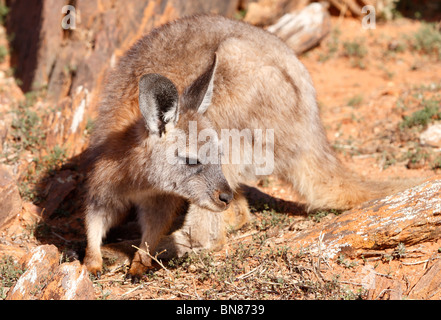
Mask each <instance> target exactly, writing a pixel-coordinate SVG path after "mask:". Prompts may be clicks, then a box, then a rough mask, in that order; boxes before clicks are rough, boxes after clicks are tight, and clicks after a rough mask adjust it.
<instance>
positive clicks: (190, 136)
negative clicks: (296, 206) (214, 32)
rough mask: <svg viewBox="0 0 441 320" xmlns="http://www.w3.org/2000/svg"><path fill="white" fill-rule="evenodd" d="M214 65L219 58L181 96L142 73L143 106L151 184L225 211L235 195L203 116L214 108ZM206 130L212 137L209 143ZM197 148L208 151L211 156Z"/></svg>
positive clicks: (169, 85)
mask: <svg viewBox="0 0 441 320" xmlns="http://www.w3.org/2000/svg"><path fill="white" fill-rule="evenodd" d="M216 63H217V60H216V56H215V57H214V61H213V63H212V64H211V65H210V66H209V68H208V69H207V70H206V71H205V72H204V73H203V74H202V75H200V76H199V77H198V78H197V79H196V80H195V81H194V82H193V83H192V84H190V85H189V86H188V87H187V88H185V90H184V91H183V93H182V94H181V95H179V94H178V90H177V89H176V87H175V85H174V84H173V83H172V82H171V81H170V80H169V79H168V78H166V77H164V76H162V75H159V74H146V75H143V76H142V77H141V79H140V81H139V108H140V110H141V114H142V116H143V117H144V120H145V126H146V129H147V131H148V138H147V139H148V142H147V144H148V145H149V146H151V153H150V156H149V159H148V163H147V164H146V166H148V168H149V170H148V176H149V177H148V179H149V183H150V184H152V185H153V186H154V187H155V188H156V189H159V190H161V191H164V192H172V193H175V194H178V195H180V196H182V197H184V198H186V199H188V200H189V201H190V202H191V203H194V204H196V205H199V206H201V207H204V208H206V209H209V210H212V211H222V210H225V209H226V208H227V207H228V204H229V203H230V201H231V200H232V198H233V193H232V190H231V188H230V186H229V185H228V182H227V180H226V179H225V176H224V174H223V172H222V168H221V161H220V152H219V149H220V143H219V141H218V139H217V134H216V131H215V130H214V129H213V127H212V125H211V123H210V121H209V119H208V118H207V117H206V116H205V113H206V111H207V108H208V107H209V106H210V104H211V98H212V94H213V83H214V81H213V80H214V74H215V70H216ZM207 132H209V133H211V134H209V135H208V136H209V138H210V139H209V141H207V139H206V138H207ZM201 134H202V135H205V139H201ZM198 150H199V151H201V150H205V151H207V150H209V153H210V154H209V156H207V153H203V152H198Z"/></svg>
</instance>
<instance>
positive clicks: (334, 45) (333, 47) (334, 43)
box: [319, 28, 341, 62]
mask: <svg viewBox="0 0 441 320" xmlns="http://www.w3.org/2000/svg"><path fill="white" fill-rule="evenodd" d="M340 34H341V31H340V29H339V28H335V29H333V30H332V32H331V37H330V38H329V40H328V41H327V43H326V44H327V53H326V54H324V53H321V54H320V55H319V61H321V62H325V61H327V60H329V59H331V58H332V57H334V56H335V54H336V53H337V51H338V46H339V43H340Z"/></svg>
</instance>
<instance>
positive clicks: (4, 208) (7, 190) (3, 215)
mask: <svg viewBox="0 0 441 320" xmlns="http://www.w3.org/2000/svg"><path fill="white" fill-rule="evenodd" d="M21 209H22V203H21V197H20V193H19V191H18V187H17V184H16V181H15V179H14V175H13V174H12V170H11V169H9V167H7V166H5V165H0V228H1V227H2V226H4V225H5V224H6V223H7V222H9V221H10V220H11V219H13V218H14V217H16V216H17V214H19V213H20V211H21Z"/></svg>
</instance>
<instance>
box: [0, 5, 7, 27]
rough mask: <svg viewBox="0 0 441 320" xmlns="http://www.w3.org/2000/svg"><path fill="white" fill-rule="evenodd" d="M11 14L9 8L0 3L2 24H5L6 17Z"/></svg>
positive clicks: (0, 22)
mask: <svg viewBox="0 0 441 320" xmlns="http://www.w3.org/2000/svg"><path fill="white" fill-rule="evenodd" d="M8 13H9V8H8V7H7V6H6V5H5V4H4V3H2V2H0V24H1V25H3V24H5V20H6V16H7V15H8Z"/></svg>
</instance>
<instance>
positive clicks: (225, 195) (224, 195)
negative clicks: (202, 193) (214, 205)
mask: <svg viewBox="0 0 441 320" xmlns="http://www.w3.org/2000/svg"><path fill="white" fill-rule="evenodd" d="M219 200H220V201H222V202H224V203H225V204H226V205H228V204H230V202H231V200H233V193H232V192H228V193H226V192H221V193H220V194H219Z"/></svg>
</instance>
